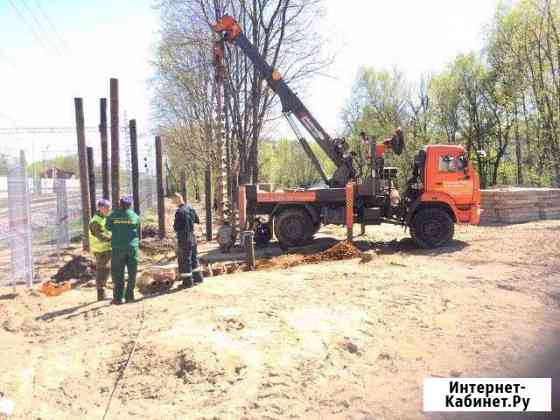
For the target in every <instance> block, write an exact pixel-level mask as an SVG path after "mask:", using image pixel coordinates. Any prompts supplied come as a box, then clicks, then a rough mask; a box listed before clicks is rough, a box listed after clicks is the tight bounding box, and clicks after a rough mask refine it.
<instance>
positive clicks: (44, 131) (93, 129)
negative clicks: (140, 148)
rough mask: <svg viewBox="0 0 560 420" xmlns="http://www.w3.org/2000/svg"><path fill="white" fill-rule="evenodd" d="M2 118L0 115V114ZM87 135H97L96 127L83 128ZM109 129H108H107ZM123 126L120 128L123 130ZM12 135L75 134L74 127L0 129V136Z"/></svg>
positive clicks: (139, 136) (97, 128) (143, 135)
mask: <svg viewBox="0 0 560 420" xmlns="http://www.w3.org/2000/svg"><path fill="white" fill-rule="evenodd" d="M0 116H2V114H0ZM84 128H85V130H86V132H88V133H99V127H98V126H88V127H84ZM108 128H110V127H108ZM124 128H125V126H123V127H122V129H124ZM14 134H76V127H9V128H0V136H2V135H14ZM148 135H149V133H138V134H137V136H136V137H138V138H143V137H147V136H148Z"/></svg>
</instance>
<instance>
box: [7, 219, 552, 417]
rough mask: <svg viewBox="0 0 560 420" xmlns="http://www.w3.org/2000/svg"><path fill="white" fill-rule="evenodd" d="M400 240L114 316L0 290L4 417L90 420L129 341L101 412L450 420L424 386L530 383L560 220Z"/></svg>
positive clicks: (228, 281)
mask: <svg viewBox="0 0 560 420" xmlns="http://www.w3.org/2000/svg"><path fill="white" fill-rule="evenodd" d="M322 233H323V235H327V236H329V235H331V236H332V235H335V236H336V235H339V234H341V233H342V230H338V229H334V230H333V229H331V230H323V232H322ZM403 238H406V234H404V233H403V232H402V229H399V228H397V227H391V226H388V227H381V228H374V227H370V228H368V236H367V237H364V238H358V241H359V245H360V246H361V247H362V248H364V249H369V251H368V252H369V253H371V254H373V258H372V260H371V261H369V262H367V263H363V262H360V260H358V259H354V260H347V261H335V262H327V263H322V264H309V265H299V266H295V267H291V268H289V269H285V270H274V269H270V270H266V271H257V272H250V273H236V274H231V275H223V276H218V277H212V278H210V279H207V281H205V283H204V284H202V285H199V286H196V287H195V288H193V289H189V290H183V291H175V290H173V291H172V292H170V293H168V294H165V295H159V296H155V297H151V298H147V299H144V300H141V301H139V302H137V303H134V304H130V305H123V306H120V307H115V306H110V305H109V304H108V303H109V302H108V301H106V302H102V303H97V302H95V290H94V289H91V288H81V289H76V290H72V291H70V292H67V293H65V294H63V295H61V296H59V297H56V298H46V297H43V296H42V295H40V294H38V293H37V292H34V291H31V292H29V291H26V290H25V289H23V288H22V289H18V293H17V295H13V294H12V293H11V289H8V288H5V289H1V290H0V354H1V355H2V357H1V358H0V397H2V396H3V397H4V398H8V399H10V400H12V401H13V402H14V403H15V412H14V415H13V416H12V417H10V418H16V419H42V420H47V419H76V418H83V419H102V418H103V415H104V412H105V410H106V408H107V404H108V401H109V399H110V395H111V392H112V390H113V387H114V384H115V381H116V380H117V378H118V377H119V374H120V373H121V372H123V370H122V368H123V367H124V366H125V364H126V360H127V357H128V355H129V354H130V351H131V349H132V348H133V347H134V353H133V355H132V358H131V360H130V363H129V364H128V367H127V368H126V369H125V370H124V373H123V374H122V377H121V379H120V381H119V383H118V387H117V390H116V392H115V394H114V397H113V399H112V402H111V405H110V408H109V412H108V414H107V417H106V418H108V419H131V418H134V419H242V418H243V419H290V418H294V419H297V418H306V419H362V420H365V419H369V420H372V419H375V420H380V419H423V418H429V419H454V418H456V417H452V416H450V415H448V416H443V415H441V414H427V413H423V411H422V380H423V378H424V377H429V376H436V377H449V376H462V377H477V376H487V377H500V376H507V377H526V376H529V377H530V376H533V373H534V372H535V370H534V369H536V368H535V366H536V364H538V363H539V362H543V361H548V360H549V359H548V357H549V351H550V350H551V347H552V346H553V345H554V343H555V340H557V339H558V338H559V337H560V239H559V238H560V221H543V222H537V223H528V224H522V225H514V226H505V227H472V226H471V227H468V228H467V227H458V228H457V233H456V241H454V242H453V244H452V245H451V246H449V247H447V248H443V249H440V250H437V251H423V250H418V249H416V248H415V247H414V246H413V245H412V244H411V243H410V241H409V240H407V239H403ZM134 343H136V345H134ZM550 363H552V364H553V365H554V366H557V360H555V361H551V362H550ZM548 372H550V371H548ZM535 376H537V375H535ZM554 383H556V384H557V383H558V382H554V380H553V384H554ZM555 386H556V385H555ZM554 392H555V397H556V400H560V393H558V389H557V388H556V389H555V390H554ZM556 414H558V412H556ZM461 418H470V417H465V416H463V417H461ZM479 418H488V416H482V417H479ZM503 418H511V417H503ZM549 418H553V415H551V416H550V417H549Z"/></svg>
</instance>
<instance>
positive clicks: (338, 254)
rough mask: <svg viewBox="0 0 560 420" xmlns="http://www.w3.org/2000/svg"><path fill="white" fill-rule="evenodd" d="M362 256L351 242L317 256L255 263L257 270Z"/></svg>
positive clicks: (344, 242) (277, 258) (272, 259)
mask: <svg viewBox="0 0 560 420" xmlns="http://www.w3.org/2000/svg"><path fill="white" fill-rule="evenodd" d="M363 255H364V254H363V253H362V251H360V250H359V249H358V248H356V246H355V245H354V244H353V243H352V242H348V241H342V242H339V243H337V244H336V245H334V246H332V247H330V248H328V249H326V250H324V251H322V252H319V253H317V254H310V255H298V254H290V255H282V256H280V257H275V258H270V259H266V260H260V261H257V270H267V269H271V268H288V267H295V266H297V265H301V264H317V263H321V262H326V261H339V260H346V259H350V258H360V257H363Z"/></svg>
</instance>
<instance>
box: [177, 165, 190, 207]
mask: <svg viewBox="0 0 560 420" xmlns="http://www.w3.org/2000/svg"><path fill="white" fill-rule="evenodd" d="M179 182H180V183H181V185H180V186H179V191H180V192H181V195H182V196H183V198H184V200H185V202H187V201H188V200H187V171H186V170H185V169H181V177H180V181H179Z"/></svg>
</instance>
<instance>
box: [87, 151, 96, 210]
mask: <svg viewBox="0 0 560 420" xmlns="http://www.w3.org/2000/svg"><path fill="white" fill-rule="evenodd" d="M87 165H88V181H89V202H90V208H91V214H95V208H96V206H95V204H96V197H95V165H94V161H93V147H88V148H87Z"/></svg>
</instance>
